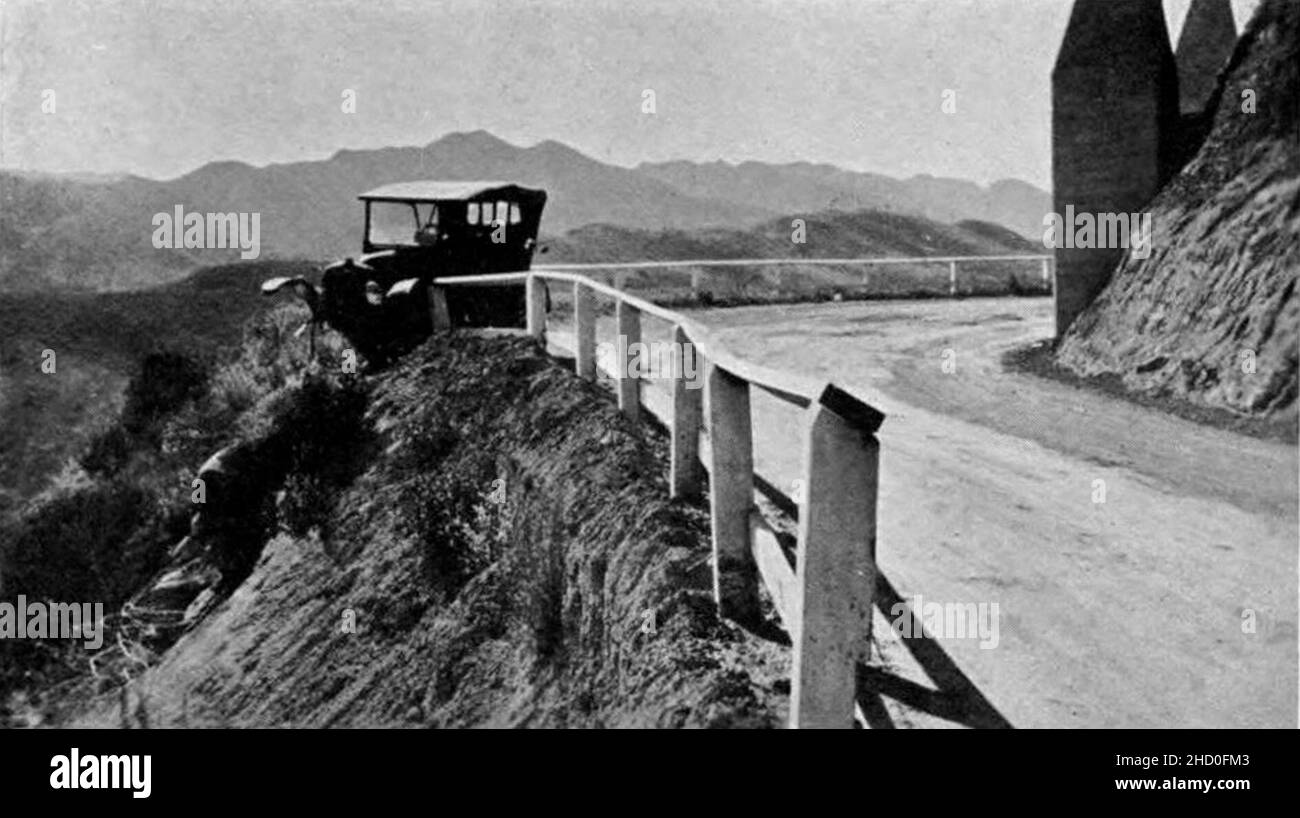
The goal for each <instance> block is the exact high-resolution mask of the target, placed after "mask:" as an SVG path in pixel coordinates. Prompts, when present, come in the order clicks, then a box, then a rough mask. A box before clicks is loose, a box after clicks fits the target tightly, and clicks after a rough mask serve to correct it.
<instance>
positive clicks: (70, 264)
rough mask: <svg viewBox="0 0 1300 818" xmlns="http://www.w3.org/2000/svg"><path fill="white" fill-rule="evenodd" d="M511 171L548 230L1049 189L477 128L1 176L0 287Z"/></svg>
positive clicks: (176, 264)
mask: <svg viewBox="0 0 1300 818" xmlns="http://www.w3.org/2000/svg"><path fill="white" fill-rule="evenodd" d="M430 178H436V179H446V180H464V179H483V178H492V179H508V180H511V181H517V182H519V183H521V184H526V185H535V186H540V187H544V188H546V190H547V191H548V193H549V194H550V200H549V202H548V204H547V208H546V212H545V215H544V217H543V221H542V229H543V232H544V234H545V235H548V236H552V237H554V236H558V235H561V234H563V233H564V232H566V231H568V230H572V229H574V228H577V227H581V226H583V225H588V224H606V225H613V226H616V227H623V228H628V229H635V230H649V231H657V230H698V229H712V228H720V229H721V228H726V229H733V230H744V229H748V228H751V227H754V226H756V225H758V224H760V223H763V222H766V221H770V220H772V219H774V218H777V217H779V216H782V215H786V214H796V213H800V212H805V213H810V212H818V211H824V210H841V211H857V210H864V209H877V210H883V211H891V212H897V213H904V214H914V215H918V216H923V217H927V218H930V219H934V220H937V221H942V222H955V221H959V220H964V219H978V220H983V221H993V222H997V223H1000V224H1002V225H1004V226H1006V227H1009V228H1011V229H1013V230H1015V231H1016V232H1018V233H1020V234H1021V235H1024V236H1033V235H1034V234H1035V231H1037V230H1039V229H1041V222H1042V214H1043V213H1044V212H1046V210H1047V209H1048V201H1049V197H1048V195H1047V194H1046V193H1045V192H1043V191H1041V190H1038V189H1037V188H1034V187H1033V186H1031V185H1028V184H1025V183H1023V182H1014V181H1004V182H998V183H996V184H994V185H992V186H990V187H988V188H983V187H980V186H978V185H975V184H973V183H971V182H962V181H959V180H953V179H936V178H933V177H925V176H920V177H914V178H913V179H910V180H906V181H900V180H897V179H891V178H889V177H886V176H877V175H873V174H862V173H854V172H850V171H845V170H842V169H840V168H836V167H834V166H831V165H811V164H807V163H799V164H793V165H768V164H764V163H759V162H746V163H743V164H741V165H734V166H733V165H726V164H723V163H713V164H707V165H697V164H695V163H691V162H673V163H661V164H645V165H641V166H639V167H637V168H624V167H618V166H614V165H608V164H605V163H603V162H599V161H597V160H595V159H592V158H591V157H589V156H586V155H585V154H583V153H581V152H579V151H577V150H574V149H573V148H571V147H569V146H567V145H564V144H562V143H559V142H555V141H552V140H547V141H544V142H540V143H538V144H536V145H533V146H531V147H519V146H516V145H512V144H510V143H508V142H506V141H504V140H502V139H500V138H498V137H496V136H494V135H493V134H490V133H488V132H487V131H481V130H480V131H472V132H467V133H452V134H448V135H446V136H444V137H442V138H440V139H437V140H435V141H433V142H430V143H429V144H428V145H425V146H423V147H390V148H379V149H374V150H339V151H337V152H336V153H335V154H334V155H333V156H331V157H330V158H328V159H324V160H315V161H303V162H291V163H285V164H277V165H268V166H266V167H260V168H259V167H253V166H251V165H247V164H244V163H242V162H237V161H219V162H212V163H210V164H207V165H204V166H203V167H201V168H198V169H196V170H194V171H192V172H190V173H187V174H185V175H183V176H180V177H178V178H175V179H171V180H166V181H156V180H150V179H142V178H140V177H134V176H123V177H106V178H101V177H94V178H92V179H91V180H90V181H85V180H82V179H81V178H80V177H78V176H76V175H49V174H32V173H14V172H0V286H3V287H5V288H6V289H34V288H37V289H38V288H41V287H45V286H51V285H53V286H65V287H79V288H85V289H93V290H120V289H130V288H138V287H144V286H151V285H154V284H159V283H163V282H167V281H173V280H176V279H178V278H180V277H182V276H183V275H184V274H185V273H186V272H188V271H190V270H193V269H195V268H196V267H199V266H203V265H211V264H219V263H222V262H227V261H232V260H234V258H235V256H236V255H237V254H232V253H226V254H224V255H223V252H224V251H185V250H159V249H155V248H154V247H153V246H152V241H151V239H152V232H153V230H152V226H151V218H152V216H153V214H154V213H159V212H170V211H171V210H172V209H173V208H174V207H175V206H176V205H181V206H183V207H184V209H185V210H186V211H200V212H257V213H260V214H261V248H262V257H263V258H305V259H313V260H327V259H332V258H336V257H339V256H343V255H347V254H355V253H357V252H358V250H359V248H360V242H361V235H360V233H361V217H360V210H359V205H358V203H357V200H356V195H357V194H358V193H359V192H361V191H363V190H368V189H370V188H374V187H377V186H379V185H383V184H388V183H392V182H400V181H407V180H410V179H430Z"/></svg>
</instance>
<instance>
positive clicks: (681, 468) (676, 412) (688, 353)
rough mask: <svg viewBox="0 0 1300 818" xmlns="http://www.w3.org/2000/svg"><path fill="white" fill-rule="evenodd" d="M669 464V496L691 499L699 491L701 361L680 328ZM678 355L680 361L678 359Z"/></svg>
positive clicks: (676, 340)
mask: <svg viewBox="0 0 1300 818" xmlns="http://www.w3.org/2000/svg"><path fill="white" fill-rule="evenodd" d="M673 351H674V358H675V361H674V363H675V364H676V371H674V372H673V418H672V427H673V434H672V447H673V449H672V464H671V468H670V471H669V475H668V485H669V487H670V492H671V494H670V496H671V497H673V498H679V497H680V498H689V497H694V496H695V495H696V494H698V493H699V490H700V414H701V404H702V403H703V394H702V391H703V390H701V389H700V387H701V386H702V384H701V383H700V379H699V376H700V367H701V366H702V365H703V363H704V362H703V361H702V360H700V356H699V355H697V354H696V352H695V347H694V346H692V345H691V340H690V338H688V337H687V335H686V330H684V329H682V327H681V325H680V324H679V325H677V326H674V327H673ZM677 354H680V356H681V357H680V358H677Z"/></svg>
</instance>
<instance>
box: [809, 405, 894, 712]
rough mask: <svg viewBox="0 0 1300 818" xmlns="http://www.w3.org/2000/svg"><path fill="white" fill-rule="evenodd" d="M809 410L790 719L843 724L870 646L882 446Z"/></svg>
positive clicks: (830, 415) (823, 410)
mask: <svg viewBox="0 0 1300 818" xmlns="http://www.w3.org/2000/svg"><path fill="white" fill-rule="evenodd" d="M809 411H810V412H812V413H813V414H812V422H811V423H810V424H809V427H808V430H807V433H806V437H805V445H804V491H805V492H806V494H805V498H806V500H805V503H804V506H803V507H802V508H801V509H800V511H799V546H798V548H799V551H798V556H797V559H796V566H795V574H796V581H795V584H796V588H795V600H796V604H795V606H794V607H795V614H794V617H793V619H794V622H793V631H794V632H793V633H791V634H790V635H791V638H792V639H793V640H794V657H793V665H792V670H791V690H790V721H789V724H790V726H791V727H801V728H806V727H843V728H849V727H852V726H853V713H854V707H855V705H856V695H857V668H858V663H859V662H860V661H862V660H863V659H865V658H867V655H868V652H869V651H870V646H871V616H872V614H871V607H872V597H873V591H874V589H875V582H876V565H875V550H876V494H877V486H878V480H879V463H880V457H879V455H880V447H879V443H878V442H877V440H876V438H875V436H874V435H871V434H866V433H864V432H863V431H862V430H861V429H859V428H856V427H854V426H852V425H850V424H849V423H848V422H847V421H845V420H844V418H842V417H840V416H839V415H837V414H836V413H835V412H833V411H831V410H830V409H829V408H827V407H826V406H825V405H823V404H820V403H819V404H814V405H813V406H812V407H811V408H810V409H809ZM787 624H788V625H789V623H787Z"/></svg>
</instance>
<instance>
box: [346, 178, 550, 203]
mask: <svg viewBox="0 0 1300 818" xmlns="http://www.w3.org/2000/svg"><path fill="white" fill-rule="evenodd" d="M545 195H546V193H545V192H544V191H541V190H535V189H532V188H526V187H521V186H519V185H516V184H515V183H513V182H437V181H433V180H423V181H418V182H397V183H395V184H391V185H384V186H383V187H377V188H375V189H374V190H370V191H367V192H365V193H362V194H361V195H360V196H358V197H357V198H359V199H370V200H372V201H398V202H403V201H410V200H427V201H463V200H467V199H490V198H496V197H513V198H517V199H532V198H537V197H544V196H545Z"/></svg>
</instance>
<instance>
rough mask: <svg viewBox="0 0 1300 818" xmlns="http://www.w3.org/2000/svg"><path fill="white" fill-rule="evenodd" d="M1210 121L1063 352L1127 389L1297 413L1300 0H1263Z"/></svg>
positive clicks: (1253, 411)
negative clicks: (1144, 253)
mask: <svg viewBox="0 0 1300 818" xmlns="http://www.w3.org/2000/svg"><path fill="white" fill-rule="evenodd" d="M1212 105H1213V106H1214V107H1213V127H1212V129H1211V131H1210V134H1209V136H1208V138H1207V139H1206V141H1205V142H1204V144H1203V145H1202V146H1201V148H1200V150H1199V152H1198V153H1197V154H1196V156H1195V158H1194V159H1193V160H1192V161H1191V162H1190V163H1189V164H1188V165H1187V166H1186V167H1185V168H1184V169H1183V170H1182V172H1181V173H1180V174H1179V175H1178V176H1177V177H1176V178H1174V179H1173V180H1172V181H1171V182H1170V183H1169V184H1168V185H1167V186H1166V187H1165V188H1164V189H1163V190H1162V191H1161V192H1160V194H1159V196H1158V197H1157V198H1156V199H1155V201H1154V202H1153V203H1152V204H1151V206H1150V208H1149V209H1150V210H1151V212H1152V220H1153V247H1152V251H1151V253H1150V256H1149V257H1148V258H1145V259H1137V258H1132V257H1129V258H1126V259H1125V260H1124V261H1123V262H1122V263H1121V264H1120V265H1119V267H1118V269H1117V270H1116V271H1115V274H1114V277H1113V278H1112V279H1111V281H1110V284H1109V285H1108V286H1107V287H1106V289H1105V290H1104V291H1103V292H1102V293H1101V294H1100V295H1099V296H1098V298H1097V300H1096V301H1094V302H1093V303H1092V305H1091V306H1090V307H1089V308H1088V309H1087V310H1086V311H1084V312H1083V313H1082V314H1081V315H1080V316H1079V317H1078V319H1077V320H1076V321H1075V322H1074V324H1073V326H1071V328H1070V329H1069V331H1068V332H1067V333H1066V334H1065V336H1064V337H1063V338H1062V340H1061V343H1060V345H1059V347H1058V350H1057V359H1058V362H1060V363H1061V364H1062V365H1064V366H1065V367H1067V368H1069V369H1071V370H1073V371H1075V372H1077V373H1079V374H1081V375H1103V374H1112V375H1119V376H1121V377H1122V379H1123V380H1124V382H1125V384H1126V385H1127V386H1128V387H1129V388H1131V389H1134V390H1137V391H1141V392H1146V393H1164V394H1170V395H1173V396H1176V397H1179V398H1183V399H1186V400H1188V401H1190V402H1192V403H1196V404H1201V405H1206V406H1210V407H1217V408H1222V409H1227V410H1231V411H1233V412H1237V413H1241V414H1245V415H1251V416H1258V417H1269V418H1286V417H1287V416H1288V415H1290V416H1293V415H1295V413H1296V393H1297V343H1298V342H1300V296H1297V293H1296V277H1297V271H1300V116H1298V115H1297V112H1298V110H1300V4H1298V3H1295V2H1293V1H1292V0H1265V1H1264V3H1263V4H1261V6H1260V8H1259V10H1258V11H1257V13H1256V14H1255V16H1254V18H1253V19H1252V20H1251V22H1250V24H1249V25H1248V26H1247V29H1246V31H1245V33H1244V34H1243V36H1242V37H1241V39H1240V40H1239V42H1238V44H1237V46H1236V49H1235V51H1234V52H1233V55H1232V58H1231V61H1230V62H1229V64H1228V67H1227V69H1226V72H1225V73H1224V74H1223V76H1222V78H1221V81H1220V84H1219V86H1218V87H1217V88H1216V92H1215V95H1214V99H1213V100H1212Z"/></svg>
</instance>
